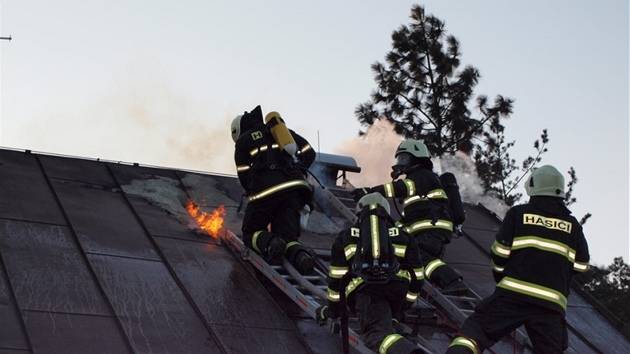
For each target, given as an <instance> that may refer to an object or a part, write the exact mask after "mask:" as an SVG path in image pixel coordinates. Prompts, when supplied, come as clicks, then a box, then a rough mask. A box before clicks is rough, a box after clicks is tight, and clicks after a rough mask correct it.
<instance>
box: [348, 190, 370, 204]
mask: <svg viewBox="0 0 630 354" xmlns="http://www.w3.org/2000/svg"><path fill="white" fill-rule="evenodd" d="M368 193H369V191H368V188H356V189H355V190H353V191H352V199H353V200H354V201H355V202H358V201H359V199H361V198H363V196H364V195H366V194H368Z"/></svg>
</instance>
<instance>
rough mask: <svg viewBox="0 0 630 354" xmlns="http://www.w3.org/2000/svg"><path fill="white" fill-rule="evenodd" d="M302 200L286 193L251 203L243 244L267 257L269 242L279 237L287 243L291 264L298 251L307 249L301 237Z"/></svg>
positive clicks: (247, 209) (247, 208)
mask: <svg viewBox="0 0 630 354" xmlns="http://www.w3.org/2000/svg"><path fill="white" fill-rule="evenodd" d="M300 208H301V204H300V197H299V195H297V193H291V192H285V193H281V194H279V195H274V196H270V197H267V198H264V199H261V200H258V201H256V202H253V203H248V204H247V207H246V208H245V215H244V216H243V226H242V228H241V231H242V232H243V242H244V243H245V245H246V246H247V247H249V248H251V249H254V250H256V251H257V252H258V253H260V254H262V255H263V256H265V254H264V252H265V250H266V248H267V244H268V243H269V240H271V238H273V237H274V236H278V237H280V238H282V239H283V240H284V242H286V244H287V249H286V253H285V256H286V257H287V259H288V260H289V261H290V262H293V258H294V257H295V255H296V254H297V252H298V251H300V250H304V248H303V247H302V245H301V244H300V243H299V242H298V238H299V237H300Z"/></svg>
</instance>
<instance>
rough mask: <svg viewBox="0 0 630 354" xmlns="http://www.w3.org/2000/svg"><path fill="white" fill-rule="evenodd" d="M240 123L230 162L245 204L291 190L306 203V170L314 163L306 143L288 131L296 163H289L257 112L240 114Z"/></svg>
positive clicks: (294, 133)
mask: <svg viewBox="0 0 630 354" xmlns="http://www.w3.org/2000/svg"><path fill="white" fill-rule="evenodd" d="M256 113H258V114H256ZM240 124H241V132H242V133H241V135H240V136H239V138H238V140H237V141H236V147H235V151H234V162H235V163H236V172H237V174H238V179H239V181H240V183H241V186H243V188H244V189H245V194H246V195H247V197H248V201H249V202H250V203H251V202H255V201H257V200H260V199H263V198H266V197H269V196H271V195H278V194H279V193H281V192H285V191H289V190H293V191H299V192H300V195H301V197H302V202H303V203H306V202H307V201H308V200H309V199H310V193H311V191H310V187H309V185H308V182H306V180H305V175H306V170H307V169H308V168H309V167H310V165H311V164H312V163H313V161H314V160H315V151H314V150H313V149H312V147H311V145H310V144H309V143H308V141H306V139H304V138H303V137H302V136H300V135H299V134H297V133H296V132H294V131H292V130H289V131H290V132H291V135H292V136H293V139H294V140H295V143H296V144H297V146H298V151H297V154H296V157H297V159H298V161H297V162H293V161H292V160H291V156H289V154H287V153H286V152H284V151H281V150H280V149H279V146H278V144H277V143H276V142H275V141H274V139H273V136H272V135H271V133H270V132H269V130H268V129H267V127H266V126H265V124H264V122H263V120H262V114H261V113H260V110H254V111H252V113H246V114H244V115H243V117H242V118H241V123H240Z"/></svg>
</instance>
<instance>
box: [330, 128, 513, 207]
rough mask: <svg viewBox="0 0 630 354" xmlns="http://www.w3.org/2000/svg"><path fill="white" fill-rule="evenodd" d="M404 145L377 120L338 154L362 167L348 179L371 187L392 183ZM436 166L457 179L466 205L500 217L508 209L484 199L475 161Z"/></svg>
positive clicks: (458, 157)
mask: <svg viewBox="0 0 630 354" xmlns="http://www.w3.org/2000/svg"><path fill="white" fill-rule="evenodd" d="M401 141H402V137H401V136H400V135H398V134H396V133H395V132H394V126H393V125H392V124H391V123H390V122H387V121H385V120H378V121H376V122H375V123H374V124H373V125H371V126H370V127H369V128H368V129H367V131H366V134H365V135H363V136H361V137H355V138H352V139H350V140H347V141H345V142H344V143H343V144H342V145H341V147H339V148H337V149H335V153H336V154H339V155H345V156H351V157H353V158H354V159H355V160H356V161H357V164H358V166H359V167H361V173H359V174H350V175H349V176H348V179H349V180H350V182H351V183H352V184H353V185H354V186H355V187H371V186H375V185H379V184H383V183H387V182H390V181H391V177H390V172H391V166H392V165H393V164H394V163H395V162H396V159H395V158H394V153H395V152H396V148H397V147H398V145H399V144H400V142H401ZM433 166H434V170H435V172H437V173H443V172H452V173H453V174H454V175H455V177H456V178H457V183H458V184H459V193H460V194H461V197H462V201H463V202H465V203H470V204H482V205H483V206H484V207H486V208H488V209H489V210H490V211H492V212H494V213H495V214H497V215H498V216H500V217H503V215H505V212H506V211H507V210H508V209H509V207H508V206H507V205H505V203H503V202H502V201H501V200H500V199H498V198H496V197H493V196H488V195H484V190H483V187H482V184H481V180H480V179H479V177H478V176H477V171H476V169H475V164H474V161H473V160H472V158H471V157H470V156H468V155H466V154H465V153H463V152H458V153H456V154H455V156H444V157H441V158H434V159H433Z"/></svg>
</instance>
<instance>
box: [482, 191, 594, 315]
mask: <svg viewBox="0 0 630 354" xmlns="http://www.w3.org/2000/svg"><path fill="white" fill-rule="evenodd" d="M588 262H589V252H588V244H587V242H586V239H585V238H584V234H583V232H582V226H581V225H580V223H579V222H578V221H577V220H576V219H575V217H573V216H572V215H571V212H570V211H569V209H567V208H566V207H565V206H564V204H563V202H562V199H561V198H557V197H540V196H538V197H531V199H530V201H529V203H528V204H524V205H518V206H515V207H512V208H511V209H510V210H508V212H507V213H506V215H505V218H504V219H503V223H502V224H501V227H500V228H499V231H498V233H497V235H496V240H495V242H494V244H493V245H492V261H491V265H492V272H493V275H494V278H495V280H496V281H497V283H498V284H497V289H496V291H497V292H507V293H509V294H511V295H513V296H515V297H517V298H519V299H522V300H524V301H527V302H530V303H535V304H539V305H542V306H545V307H549V308H551V309H554V310H555V311H558V312H561V313H564V312H565V311H566V308H567V298H568V296H569V286H570V282H571V277H572V276H573V275H574V273H576V272H584V271H586V270H587V268H588Z"/></svg>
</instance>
